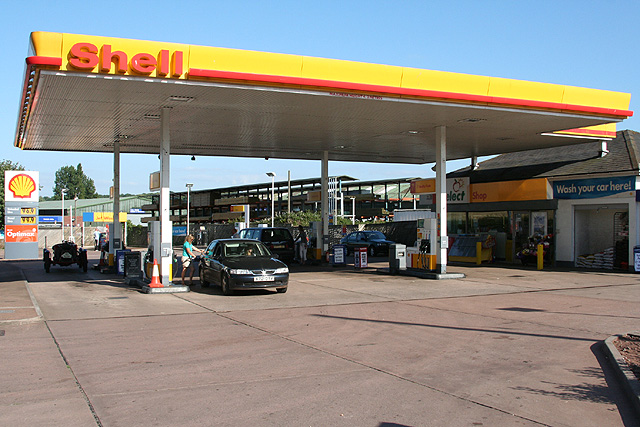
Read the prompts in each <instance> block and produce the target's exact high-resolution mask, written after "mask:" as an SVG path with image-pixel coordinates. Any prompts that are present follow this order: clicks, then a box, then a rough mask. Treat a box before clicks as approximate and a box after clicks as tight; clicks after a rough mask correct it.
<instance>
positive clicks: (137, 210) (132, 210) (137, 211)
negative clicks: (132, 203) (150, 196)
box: [129, 208, 147, 214]
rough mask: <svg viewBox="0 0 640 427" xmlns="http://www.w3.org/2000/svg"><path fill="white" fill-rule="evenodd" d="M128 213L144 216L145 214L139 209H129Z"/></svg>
mask: <svg viewBox="0 0 640 427" xmlns="http://www.w3.org/2000/svg"><path fill="white" fill-rule="evenodd" d="M129 213H130V214H144V213H147V212H146V211H143V210H142V209H140V208H131V209H129Z"/></svg>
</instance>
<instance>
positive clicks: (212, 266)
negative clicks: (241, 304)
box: [199, 239, 289, 295]
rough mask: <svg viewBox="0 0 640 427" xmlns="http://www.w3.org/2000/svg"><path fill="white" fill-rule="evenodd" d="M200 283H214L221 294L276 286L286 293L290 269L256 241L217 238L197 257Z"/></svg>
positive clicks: (205, 284) (203, 284) (276, 288)
mask: <svg viewBox="0 0 640 427" xmlns="http://www.w3.org/2000/svg"><path fill="white" fill-rule="evenodd" d="M199 271H200V284H201V285H202V286H203V287H206V286H208V285H209V283H214V284H216V285H218V286H220V287H221V288H222V293H223V294H224V295H231V294H232V293H233V291H234V290H238V289H265V288H275V290H276V291H277V292H278V293H284V292H287V286H288V284H289V268H288V267H287V265H286V264H285V263H284V262H282V261H280V260H279V259H277V258H276V257H275V256H274V255H273V254H272V253H271V251H270V250H269V249H268V248H267V247H266V246H265V245H264V244H263V243H262V242H259V241H257V240H250V239H220V240H214V241H213V242H211V243H209V246H207V249H206V250H205V251H204V254H203V255H202V257H201V259H200V269H199Z"/></svg>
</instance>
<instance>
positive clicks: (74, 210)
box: [71, 194, 84, 247]
mask: <svg viewBox="0 0 640 427" xmlns="http://www.w3.org/2000/svg"><path fill="white" fill-rule="evenodd" d="M73 212H74V215H75V216H72V217H71V221H72V223H71V239H72V240H73V241H74V242H75V241H76V238H75V236H74V235H73V223H75V222H76V216H78V195H77V194H76V195H75V196H74V197H73ZM82 237H83V239H82V241H81V242H80V246H82V247H84V230H82Z"/></svg>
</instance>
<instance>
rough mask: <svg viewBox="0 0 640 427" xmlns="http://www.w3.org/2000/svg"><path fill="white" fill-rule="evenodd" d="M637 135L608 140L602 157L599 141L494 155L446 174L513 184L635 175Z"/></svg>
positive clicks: (626, 133)
mask: <svg viewBox="0 0 640 427" xmlns="http://www.w3.org/2000/svg"><path fill="white" fill-rule="evenodd" d="M639 144H640V133H638V132H635V131H632V130H625V131H620V132H617V133H616V138H615V139H613V140H611V141H609V142H608V144H607V149H608V150H609V153H608V154H607V155H605V156H604V157H602V156H601V153H600V150H601V143H600V141H594V142H587V143H582V144H574V145H568V146H564V147H553V148H543V149H538V150H529V151H519V152H515V153H507V154H501V155H499V156H496V157H494V158H492V159H489V160H486V161H484V162H481V163H479V164H478V167H477V168H476V169H475V170H470V167H466V168H464V169H459V170H457V171H455V172H451V173H449V174H447V177H449V178H456V177H466V176H468V177H469V178H470V182H471V183H476V182H478V183H479V182H497V181H514V180H521V179H531V178H551V177H558V176H571V175H590V174H606V173H620V172H629V173H633V174H637V173H638V172H639V170H638V164H639V163H640V158H639V157H638V155H639V153H640V145H639Z"/></svg>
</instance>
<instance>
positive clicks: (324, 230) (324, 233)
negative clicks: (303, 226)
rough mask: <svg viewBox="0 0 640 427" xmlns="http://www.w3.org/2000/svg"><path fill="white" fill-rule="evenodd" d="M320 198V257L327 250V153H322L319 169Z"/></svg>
mask: <svg viewBox="0 0 640 427" xmlns="http://www.w3.org/2000/svg"><path fill="white" fill-rule="evenodd" d="M320 176H321V179H320V180H321V190H320V193H321V198H320V204H321V205H322V246H321V248H322V256H323V257H324V254H325V253H326V252H327V251H328V250H329V152H328V151H327V150H325V151H323V152H322V169H321V174H320Z"/></svg>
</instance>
